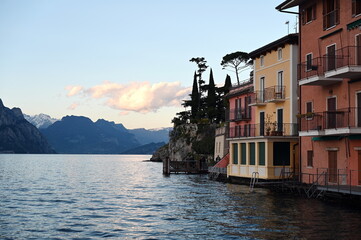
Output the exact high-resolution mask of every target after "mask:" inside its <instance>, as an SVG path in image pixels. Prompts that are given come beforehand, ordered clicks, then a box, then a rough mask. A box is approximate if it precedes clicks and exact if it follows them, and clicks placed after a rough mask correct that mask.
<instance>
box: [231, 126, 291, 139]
mask: <svg viewBox="0 0 361 240" xmlns="http://www.w3.org/2000/svg"><path fill="white" fill-rule="evenodd" d="M297 130H298V128H297V124H295V123H282V124H281V123H280V124H277V123H271V124H268V123H265V124H248V125H242V126H235V127H232V128H229V131H228V134H227V138H248V137H275V138H280V137H296V136H298V131H297Z"/></svg>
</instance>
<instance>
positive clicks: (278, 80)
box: [277, 71, 283, 88]
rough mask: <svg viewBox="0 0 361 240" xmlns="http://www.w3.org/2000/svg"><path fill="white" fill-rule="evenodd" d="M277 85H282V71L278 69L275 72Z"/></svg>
mask: <svg viewBox="0 0 361 240" xmlns="http://www.w3.org/2000/svg"><path fill="white" fill-rule="evenodd" d="M277 85H278V86H279V87H280V88H282V86H283V71H279V72H278V74H277Z"/></svg>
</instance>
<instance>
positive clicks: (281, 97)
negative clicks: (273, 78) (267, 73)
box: [264, 85, 286, 102]
mask: <svg viewBox="0 0 361 240" xmlns="http://www.w3.org/2000/svg"><path fill="white" fill-rule="evenodd" d="M285 89H286V87H285V86H280V85H276V86H272V87H268V88H266V89H265V94H264V95H265V102H284V101H285V98H286V92H285Z"/></svg>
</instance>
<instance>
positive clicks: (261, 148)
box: [258, 142, 266, 166]
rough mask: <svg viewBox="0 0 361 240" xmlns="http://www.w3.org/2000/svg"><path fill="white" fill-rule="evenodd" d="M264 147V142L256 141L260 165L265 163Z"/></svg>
mask: <svg viewBox="0 0 361 240" xmlns="http://www.w3.org/2000/svg"><path fill="white" fill-rule="evenodd" d="M265 151H266V147H265V143H264V142H260V143H258V157H259V159H258V164H259V165H260V166H264V165H265V163H266V153H265Z"/></svg>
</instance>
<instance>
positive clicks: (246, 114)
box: [226, 108, 251, 122]
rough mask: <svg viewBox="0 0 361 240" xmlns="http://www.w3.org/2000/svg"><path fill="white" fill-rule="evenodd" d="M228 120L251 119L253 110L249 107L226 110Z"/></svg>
mask: <svg viewBox="0 0 361 240" xmlns="http://www.w3.org/2000/svg"><path fill="white" fill-rule="evenodd" d="M226 116H227V118H226V120H228V121H231V122H232V121H249V120H251V111H250V109H248V108H235V109H227V110H226Z"/></svg>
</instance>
